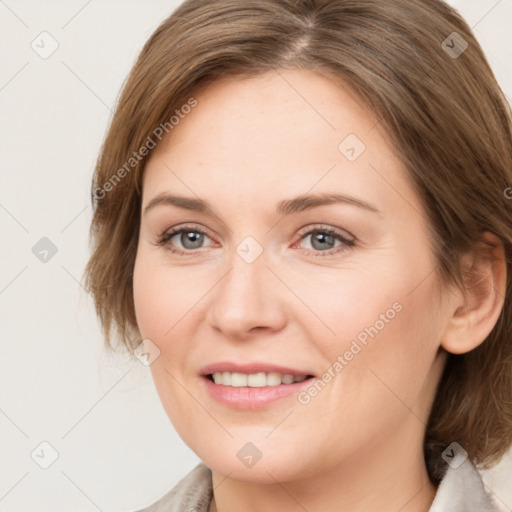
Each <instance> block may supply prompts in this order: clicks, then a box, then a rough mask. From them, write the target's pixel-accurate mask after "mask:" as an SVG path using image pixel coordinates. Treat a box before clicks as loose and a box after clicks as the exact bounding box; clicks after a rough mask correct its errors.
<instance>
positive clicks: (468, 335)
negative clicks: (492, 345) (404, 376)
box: [441, 232, 507, 354]
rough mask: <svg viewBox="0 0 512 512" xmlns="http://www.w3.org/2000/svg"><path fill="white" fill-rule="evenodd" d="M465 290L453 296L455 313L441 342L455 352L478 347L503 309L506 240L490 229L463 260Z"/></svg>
mask: <svg viewBox="0 0 512 512" xmlns="http://www.w3.org/2000/svg"><path fill="white" fill-rule="evenodd" d="M461 266H462V275H463V278H464V283H465V290H464V292H462V291H461V290H457V293H455V295H454V299H453V300H451V301H450V302H449V303H450V307H451V308H452V310H453V311H452V316H451V317H450V318H449V321H448V324H447V326H446V329H445V331H444V333H443V336H442V339H441V346H442V347H443V348H444V349H445V350H446V351H447V352H450V353H452V354H464V353H466V352H469V351H471V350H473V349H474V348H476V347H478V346H479V345H480V344H481V343H483V341H484V340H485V339H486V338H487V336H488V335H489V334H490V332H491V331H492V330H493V328H494V326H495V325H496V322H497V321H498V318H499V316H500V314H501V311H502V309H503V304H504V301H505V293H506V281H507V265H506V258H505V250H504V247H503V243H502V241H501V240H500V238H499V237H497V236H496V235H494V234H493V233H490V232H485V233H484V234H483V235H482V239H481V242H480V244H479V246H478V247H477V248H475V251H474V252H472V253H471V254H467V255H465V256H464V257H463V258H462V260H461Z"/></svg>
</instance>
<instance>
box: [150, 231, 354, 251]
mask: <svg viewBox="0 0 512 512" xmlns="http://www.w3.org/2000/svg"><path fill="white" fill-rule="evenodd" d="M184 232H185V233H186V232H189V233H200V234H202V235H205V236H208V237H209V235H208V233H207V232H206V231H204V230H202V229H201V228H198V227H197V226H181V227H179V228H172V229H171V230H169V231H165V232H164V233H162V234H161V235H159V237H158V240H157V242H156V245H159V246H166V245H167V247H166V248H167V249H168V250H169V251H171V252H172V253H175V254H178V255H180V256H193V255H194V253H197V252H198V251H197V250H194V249H190V250H189V251H183V250H181V249H177V248H176V247H171V245H169V243H168V242H169V241H170V240H171V239H172V238H173V237H174V236H175V235H177V234H180V233H184ZM313 233H322V234H328V235H332V236H334V237H335V238H336V239H337V240H339V241H340V242H342V243H343V246H338V247H335V248H333V249H330V250H328V251H318V250H315V249H305V251H306V252H307V253H308V254H309V253H314V254H313V255H314V256H320V257H324V256H330V255H332V254H335V253H340V252H343V251H346V250H348V249H350V248H352V247H354V246H355V240H351V239H349V238H347V237H345V236H344V235H342V234H341V233H340V232H338V231H336V230H334V229H332V228H328V227H324V226H321V225H318V226H315V227H313V228H311V229H310V230H309V231H307V232H305V233H303V234H302V235H301V237H300V239H299V242H301V241H302V240H304V239H305V238H306V237H307V236H309V235H311V234H313ZM209 238H211V237H209ZM297 243H298V242H297ZM294 245H296V244H294ZM199 249H201V247H199Z"/></svg>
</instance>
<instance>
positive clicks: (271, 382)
mask: <svg viewBox="0 0 512 512" xmlns="http://www.w3.org/2000/svg"><path fill="white" fill-rule="evenodd" d="M279 384H281V374H280V373H277V372H270V373H267V386H279Z"/></svg>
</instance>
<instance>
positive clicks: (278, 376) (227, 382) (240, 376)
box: [206, 372, 313, 388]
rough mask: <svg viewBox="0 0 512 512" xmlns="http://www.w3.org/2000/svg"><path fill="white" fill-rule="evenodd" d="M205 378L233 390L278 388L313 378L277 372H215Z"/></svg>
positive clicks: (311, 376)
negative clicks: (242, 388)
mask: <svg viewBox="0 0 512 512" xmlns="http://www.w3.org/2000/svg"><path fill="white" fill-rule="evenodd" d="M206 377H207V378H208V379H209V380H210V381H211V382H214V383H215V384H217V385H220V386H229V387H234V388H241V387H250V388H263V387H267V386H280V385H282V384H297V383H300V382H303V381H305V380H307V379H311V378H313V375H292V374H289V373H279V372H258V373H249V374H247V373H238V372H215V373H210V374H208V375H207V376H206Z"/></svg>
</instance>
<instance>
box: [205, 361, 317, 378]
mask: <svg viewBox="0 0 512 512" xmlns="http://www.w3.org/2000/svg"><path fill="white" fill-rule="evenodd" d="M217 372H231V373H233V372H237V373H247V374H249V373H260V372H265V373H270V372H277V373H282V374H285V373H288V374H290V375H293V376H294V377H300V376H302V375H312V373H311V372H308V371H307V370H306V371H302V370H297V369H295V368H287V367H286V366H278V365H274V364H268V363H243V364H238V363H232V362H230V361H219V362H218V363H213V364H209V365H207V366H205V367H204V368H202V369H201V371H200V374H201V375H210V374H213V373H217Z"/></svg>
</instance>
